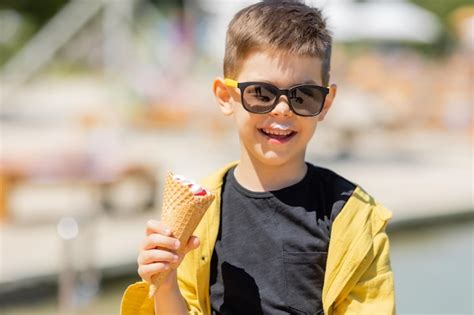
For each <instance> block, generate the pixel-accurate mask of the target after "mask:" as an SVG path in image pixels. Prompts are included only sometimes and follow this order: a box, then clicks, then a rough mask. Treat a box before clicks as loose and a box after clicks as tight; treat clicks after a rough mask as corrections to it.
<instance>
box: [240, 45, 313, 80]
mask: <svg viewBox="0 0 474 315" xmlns="http://www.w3.org/2000/svg"><path fill="white" fill-rule="evenodd" d="M239 70H240V71H239V75H238V77H237V80H238V81H240V82H245V81H263V82H270V83H273V84H275V85H276V86H278V87H280V88H284V87H289V86H292V85H295V84H300V83H309V82H312V83H315V84H321V82H322V80H321V59H320V58H319V57H313V56H298V55H294V54H288V53H284V52H279V51H269V52H267V51H254V52H251V53H249V54H248V55H247V57H246V58H245V59H244V60H243V61H242V63H241V68H240V69H239Z"/></svg>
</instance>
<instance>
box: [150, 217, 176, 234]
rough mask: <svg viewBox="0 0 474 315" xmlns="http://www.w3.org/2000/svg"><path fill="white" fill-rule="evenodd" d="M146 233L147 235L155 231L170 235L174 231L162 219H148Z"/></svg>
mask: <svg viewBox="0 0 474 315" xmlns="http://www.w3.org/2000/svg"><path fill="white" fill-rule="evenodd" d="M145 233H146V235H147V236H148V235H150V234H153V233H158V234H163V235H167V236H170V235H171V233H172V231H171V229H170V228H169V227H168V226H167V225H166V224H164V223H163V222H161V221H157V220H148V221H147V222H146V228H145Z"/></svg>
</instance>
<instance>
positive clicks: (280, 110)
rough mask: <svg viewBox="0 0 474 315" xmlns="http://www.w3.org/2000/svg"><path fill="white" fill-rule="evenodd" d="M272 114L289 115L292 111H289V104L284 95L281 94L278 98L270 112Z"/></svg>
mask: <svg viewBox="0 0 474 315" xmlns="http://www.w3.org/2000/svg"><path fill="white" fill-rule="evenodd" d="M270 114H272V115H274V116H285V117H286V116H291V115H293V112H292V111H291V108H290V104H288V99H287V98H286V96H281V97H280V99H279V100H278V103H277V105H276V106H275V108H274V109H273V110H272V111H271V112H270Z"/></svg>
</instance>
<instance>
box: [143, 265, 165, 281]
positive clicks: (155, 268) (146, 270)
mask: <svg viewBox="0 0 474 315" xmlns="http://www.w3.org/2000/svg"><path fill="white" fill-rule="evenodd" d="M169 269H170V266H169V264H168V263H163V262H157V263H154V264H149V265H140V266H139V267H138V275H139V276H140V277H141V278H142V279H143V280H146V281H148V282H150V280H151V278H152V277H153V276H154V275H156V274H158V273H161V272H165V271H167V270H169Z"/></svg>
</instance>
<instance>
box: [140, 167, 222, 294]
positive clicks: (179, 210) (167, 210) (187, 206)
mask: <svg viewBox="0 0 474 315" xmlns="http://www.w3.org/2000/svg"><path fill="white" fill-rule="evenodd" d="M213 200H214V195H213V194H212V193H210V192H208V193H207V194H206V195H194V194H193V193H192V191H191V189H190V188H189V187H188V186H187V185H183V184H182V183H180V182H179V181H178V180H176V179H174V178H173V174H172V173H171V172H169V173H168V175H167V176H166V182H165V189H164V194H163V206H162V209H161V221H162V222H163V223H165V224H166V225H167V226H169V227H170V228H171V230H172V231H173V235H172V236H173V237H175V238H177V239H179V242H180V244H181V246H180V248H178V250H177V252H178V253H179V252H181V251H182V250H183V248H184V246H186V244H187V242H188V240H189V238H190V237H191V235H192V233H193V232H194V230H195V229H196V227H197V226H198V224H199V222H200V221H201V219H202V217H203V216H204V213H205V212H206V210H207V209H208V208H209V206H210V205H211V203H212V201H213ZM169 273H170V270H168V271H166V272H162V273H159V274H157V275H156V276H155V277H153V278H152V279H151V280H152V281H151V282H152V283H151V284H150V292H149V295H150V297H152V296H153V295H155V293H156V290H157V289H158V287H159V286H160V285H161V283H162V282H163V280H164V279H165V278H166V277H167V276H168V274H169Z"/></svg>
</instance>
